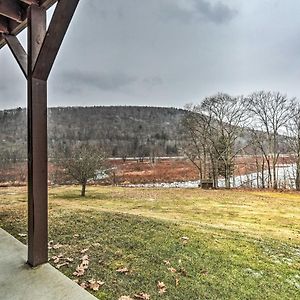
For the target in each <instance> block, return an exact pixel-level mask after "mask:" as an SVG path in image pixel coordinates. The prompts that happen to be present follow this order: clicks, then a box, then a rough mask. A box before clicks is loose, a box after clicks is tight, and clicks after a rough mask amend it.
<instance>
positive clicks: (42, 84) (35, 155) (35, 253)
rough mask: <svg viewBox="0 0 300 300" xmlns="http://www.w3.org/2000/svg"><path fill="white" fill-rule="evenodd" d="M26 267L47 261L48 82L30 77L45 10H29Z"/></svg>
mask: <svg viewBox="0 0 300 300" xmlns="http://www.w3.org/2000/svg"><path fill="white" fill-rule="evenodd" d="M27 34H28V40H27V42H28V71H27V76H28V77H27V82H28V87H27V88H28V103H27V122H28V123H27V124H28V125H27V126H28V263H29V264H30V265H31V266H33V267H35V266H37V265H39V264H42V263H45V262H47V261H48V184H47V183H48V155H47V81H45V80H40V79H39V78H34V77H33V69H34V66H35V63H36V60H37V57H38V54H39V51H40V49H41V46H42V42H43V40H44V37H45V35H46V10H45V9H43V8H41V7H38V6H36V5H32V6H30V7H29V8H28V33H27Z"/></svg>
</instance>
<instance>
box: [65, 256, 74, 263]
mask: <svg viewBox="0 0 300 300" xmlns="http://www.w3.org/2000/svg"><path fill="white" fill-rule="evenodd" d="M66 261H68V262H72V261H74V259H73V258H70V257H67V258H66Z"/></svg>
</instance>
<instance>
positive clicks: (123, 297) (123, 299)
mask: <svg viewBox="0 0 300 300" xmlns="http://www.w3.org/2000/svg"><path fill="white" fill-rule="evenodd" d="M118 300H133V299H132V298H131V297H129V296H121V297H120V298H119V299H118Z"/></svg>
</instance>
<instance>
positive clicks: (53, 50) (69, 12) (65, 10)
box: [33, 0, 79, 80]
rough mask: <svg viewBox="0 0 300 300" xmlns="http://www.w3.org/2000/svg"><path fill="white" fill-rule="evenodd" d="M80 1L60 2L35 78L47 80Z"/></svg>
mask: <svg viewBox="0 0 300 300" xmlns="http://www.w3.org/2000/svg"><path fill="white" fill-rule="evenodd" d="M78 2H79V0H60V1H59V2H58V4H57V6H56V8H55V11H54V14H53V16H52V20H51V22H50V25H49V28H48V31H47V34H46V37H45V40H44V42H43V45H42V48H41V51H40V54H39V57H38V60H37V63H36V66H35V67H34V71H33V76H34V77H36V78H40V79H43V80H47V79H48V76H49V74H50V71H51V68H52V66H53V63H54V61H55V58H56V56H57V53H58V51H59V48H60V46H61V44H62V41H63V39H64V36H65V34H66V31H67V29H68V27H69V25H70V22H71V20H72V17H73V15H74V12H75V10H76V7H77V5H78Z"/></svg>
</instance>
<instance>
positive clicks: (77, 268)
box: [73, 265, 85, 277]
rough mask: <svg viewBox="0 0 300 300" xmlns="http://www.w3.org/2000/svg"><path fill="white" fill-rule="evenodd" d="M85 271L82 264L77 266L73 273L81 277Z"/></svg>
mask: <svg viewBox="0 0 300 300" xmlns="http://www.w3.org/2000/svg"><path fill="white" fill-rule="evenodd" d="M84 272H85V268H84V267H83V266H81V265H80V266H77V267H76V271H75V272H74V273H73V275H75V276H77V277H80V276H83V275H84Z"/></svg>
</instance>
